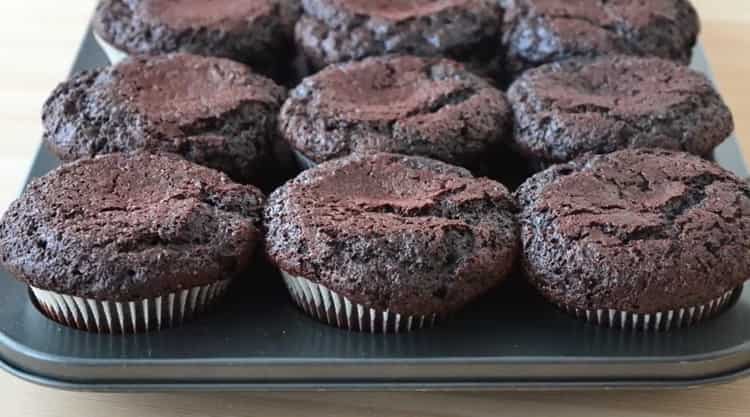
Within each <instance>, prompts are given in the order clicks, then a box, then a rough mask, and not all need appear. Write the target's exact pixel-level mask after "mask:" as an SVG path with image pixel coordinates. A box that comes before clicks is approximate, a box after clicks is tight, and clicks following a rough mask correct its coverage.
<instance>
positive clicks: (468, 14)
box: [296, 0, 502, 75]
mask: <svg viewBox="0 0 750 417" xmlns="http://www.w3.org/2000/svg"><path fill="white" fill-rule="evenodd" d="M302 5H303V7H304V12H305V13H304V14H303V15H302V17H301V18H300V20H299V22H297V27H296V38H297V44H298V45H299V46H300V49H301V50H302V53H303V54H304V56H305V57H306V58H307V60H308V64H309V66H310V67H312V68H313V69H320V68H323V67H325V66H326V65H328V64H333V63H338V62H344V61H353V60H360V59H362V58H365V57H369V56H376V55H386V54H398V53H403V54H412V55H419V56H445V57H448V58H453V59H455V60H458V61H464V62H467V63H469V64H470V65H471V66H472V67H473V68H474V69H475V70H478V71H480V72H483V73H487V74H490V75H494V72H495V71H496V70H497V68H496V67H497V65H498V64H497V58H498V56H499V54H498V47H497V45H498V43H499V39H500V36H501V35H500V26H501V22H502V8H501V7H500V5H499V3H498V1H497V0H437V1H435V0H418V1H413V0H410V1H406V0H390V1H371V0H302Z"/></svg>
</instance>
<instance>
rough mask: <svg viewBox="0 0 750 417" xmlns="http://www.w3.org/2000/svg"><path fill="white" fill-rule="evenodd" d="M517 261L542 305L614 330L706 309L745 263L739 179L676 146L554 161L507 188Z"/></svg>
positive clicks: (708, 313)
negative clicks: (515, 207) (515, 212)
mask: <svg viewBox="0 0 750 417" xmlns="http://www.w3.org/2000/svg"><path fill="white" fill-rule="evenodd" d="M516 198H517V200H518V204H519V206H520V214H519V216H518V217H519V221H520V223H521V239H522V244H523V255H522V261H523V262H522V263H523V268H524V270H525V272H526V275H527V277H528V279H529V281H530V282H531V284H532V285H533V286H534V287H535V288H536V289H537V290H538V291H539V292H540V293H541V294H542V295H543V296H544V297H545V298H546V299H547V300H549V301H550V302H552V303H554V304H556V305H558V306H559V307H560V308H562V309H563V310H565V311H568V312H571V313H572V314H575V315H577V316H579V317H583V318H585V319H586V320H588V321H590V322H593V323H597V324H601V325H605V326H612V327H618V328H638V329H644V330H650V331H654V330H668V329H670V328H675V327H682V326H688V325H691V324H694V323H697V322H699V321H701V320H704V319H707V318H709V317H712V316H714V315H716V314H718V313H720V312H721V311H722V310H723V309H724V308H726V307H727V306H728V305H729V304H730V303H731V302H732V300H733V299H734V297H735V296H736V295H737V294H738V293H739V290H740V288H741V287H742V285H743V283H744V282H745V280H746V279H747V278H748V271H750V257H748V256H747V255H748V252H750V233H748V232H750V186H748V184H747V183H745V182H744V181H743V180H741V179H740V178H737V177H736V176H735V175H733V174H731V173H730V172H728V171H725V170H724V169H722V168H720V167H719V166H717V165H715V164H714V163H712V162H710V161H706V160H705V159H701V158H699V157H697V156H694V155H690V154H687V153H682V152H674V151H667V150H656V149H626V150H622V151H618V152H614V153H611V154H607V155H595V156H593V155H592V156H588V157H584V158H581V159H577V160H574V161H572V162H569V163H565V164H558V165H554V166H552V167H550V168H549V169H547V170H545V171H543V172H540V173H538V174H536V175H535V176H533V177H532V178H531V179H529V180H528V181H526V183H524V184H523V185H522V186H521V188H520V189H519V190H518V191H517V192H516Z"/></svg>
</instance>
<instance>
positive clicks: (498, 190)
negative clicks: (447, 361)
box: [264, 154, 518, 315]
mask: <svg viewBox="0 0 750 417" xmlns="http://www.w3.org/2000/svg"><path fill="white" fill-rule="evenodd" d="M513 207H514V205H513V202H512V199H511V198H510V195H509V193H508V191H507V190H506V188H505V187H504V186H502V185H501V184H499V183H496V182H493V181H490V180H487V179H477V178H474V177H472V176H471V174H470V173H469V172H468V171H466V170H464V169H462V168H458V167H454V166H451V165H447V164H444V163H442V162H438V161H435V160H431V159H426V158H419V157H408V156H403V155H395V154H374V155H367V156H361V155H355V156H351V157H347V158H343V159H338V160H335V161H331V162H327V163H324V164H321V165H319V166H317V167H315V168H313V169H310V170H307V171H305V172H303V173H302V174H300V176H299V177H297V178H296V179H295V180H293V181H291V182H289V183H287V184H286V185H285V186H284V187H282V188H280V189H278V190H277V191H275V192H274V193H273V194H272V195H271V197H270V198H269V202H268V204H267V205H266V209H265V216H264V219H265V220H264V222H265V224H266V228H267V235H266V251H267V254H268V257H269V258H270V259H271V261H272V262H273V263H275V264H276V265H277V266H278V267H279V268H280V269H281V270H282V271H285V272H286V273H289V274H291V275H294V276H300V277H304V278H307V279H309V280H312V281H313V282H316V283H319V284H321V285H323V286H325V287H327V288H329V289H330V290H332V291H334V292H336V293H338V294H340V295H342V296H344V297H347V298H349V299H350V300H352V302H354V303H359V304H363V305H365V306H368V307H370V308H374V309H376V310H380V311H385V310H389V311H392V312H396V313H401V314H408V315H421V314H433V313H438V314H446V313H449V312H452V311H455V310H457V309H459V308H460V307H462V306H463V305H465V304H466V303H467V302H469V301H470V300H472V299H474V298H476V297H477V296H479V295H481V294H483V293H485V292H486V291H488V290H489V289H491V288H493V287H494V286H495V285H496V284H498V283H499V282H500V281H501V280H502V279H503V278H504V276H505V275H506V274H507V273H508V272H509V271H510V269H511V267H512V265H513V262H514V259H515V257H516V254H517V252H518V241H517V239H518V231H517V227H516V224H515V221H514V219H513V214H512V211H513Z"/></svg>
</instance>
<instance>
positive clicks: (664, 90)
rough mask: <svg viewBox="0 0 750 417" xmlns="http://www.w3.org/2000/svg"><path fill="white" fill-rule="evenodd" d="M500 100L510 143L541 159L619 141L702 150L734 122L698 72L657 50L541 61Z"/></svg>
mask: <svg viewBox="0 0 750 417" xmlns="http://www.w3.org/2000/svg"><path fill="white" fill-rule="evenodd" d="M508 100H509V101H510V102H511V105H512V107H513V113H514V116H515V124H514V129H515V134H514V142H515V146H516V147H517V149H518V151H519V152H520V153H522V154H524V155H525V156H526V157H528V158H529V159H531V160H533V161H536V162H537V163H538V165H542V166H544V165H547V164H550V163H556V162H565V161H569V160H571V159H573V158H575V157H577V156H579V155H582V154H584V153H586V152H594V153H608V152H613V151H615V150H618V149H623V148H665V149H673V150H681V151H686V152H689V153H692V154H696V155H700V156H710V155H711V153H712V151H713V149H714V148H715V147H716V146H717V145H718V144H720V143H721V142H723V141H724V140H725V139H726V138H727V137H728V136H729V135H730V134H731V133H732V130H733V129H734V124H733V121H732V114H731V113H730V111H729V109H728V108H727V106H726V105H725V104H724V102H723V101H722V99H721V96H720V95H719V93H718V92H717V91H716V90H715V89H714V88H713V86H712V85H711V82H710V81H709V80H708V79H707V78H706V76H704V75H703V74H701V73H699V72H696V71H693V70H691V69H689V68H687V67H684V66H681V65H678V64H675V63H673V62H671V61H667V60H663V59H659V58H638V57H629V56H611V57H602V58H597V59H594V60H587V59H583V60H581V59H577V60H568V61H565V62H561V63H554V64H548V65H544V66H541V67H539V68H535V69H533V70H529V71H527V72H526V73H524V74H523V75H522V76H521V77H520V78H519V79H517V80H516V81H515V82H514V83H513V85H512V86H511V87H510V89H509V91H508Z"/></svg>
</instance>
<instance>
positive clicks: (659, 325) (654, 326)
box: [560, 287, 742, 332]
mask: <svg viewBox="0 0 750 417" xmlns="http://www.w3.org/2000/svg"><path fill="white" fill-rule="evenodd" d="M741 292H742V287H739V288H735V289H733V290H730V291H727V292H725V293H724V294H722V295H721V296H719V297H716V298H714V299H713V300H711V301H709V302H708V303H705V304H702V305H698V306H692V307H685V308H680V309H675V310H669V311H663V312H657V313H651V314H639V313H632V312H628V311H619V310H614V309H597V310H586V309H580V308H575V307H570V306H560V308H561V309H562V310H564V311H566V312H567V313H569V314H571V315H574V316H576V317H578V318H579V319H583V320H586V321H587V322H589V323H592V324H596V325H600V326H606V327H611V328H618V329H622V330H625V329H633V330H642V331H647V332H648V331H652V332H658V331H667V330H670V329H676V328H681V327H688V326H691V325H693V324H696V323H699V322H701V321H702V320H706V319H708V318H711V317H714V316H716V315H718V314H719V313H721V312H723V311H724V310H725V309H726V308H727V307H729V306H730V305H732V303H733V302H734V301H735V300H736V299H737V297H738V296H739V294H740V293H741Z"/></svg>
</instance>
